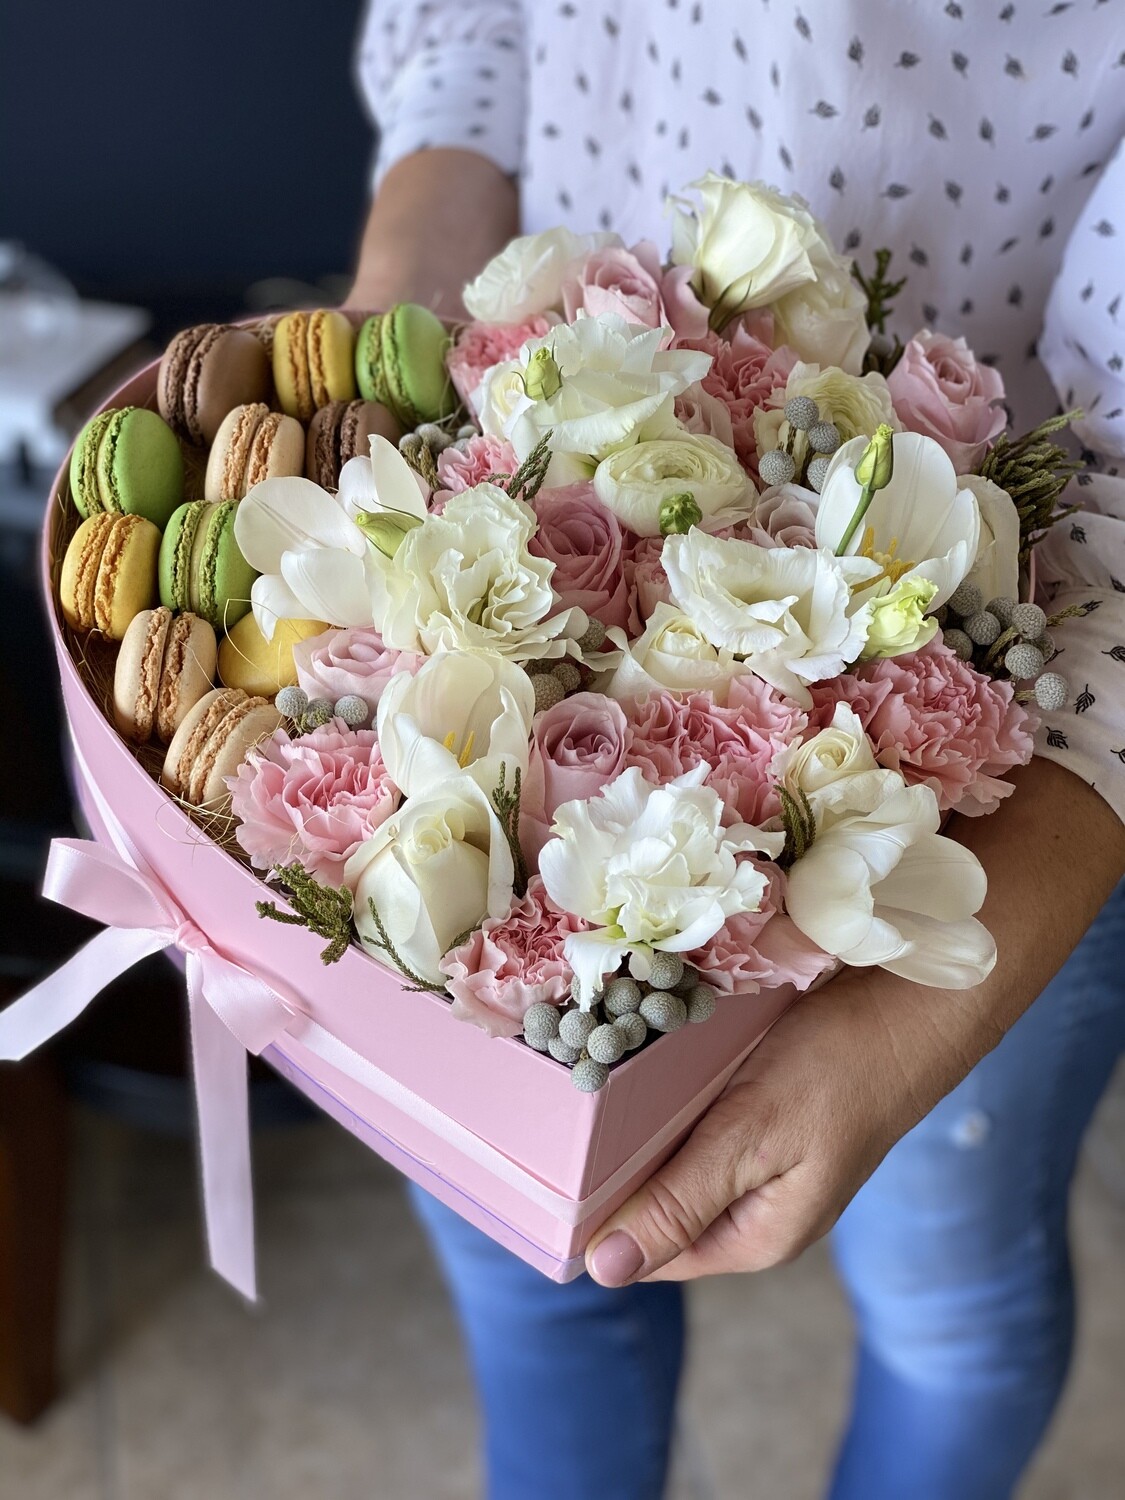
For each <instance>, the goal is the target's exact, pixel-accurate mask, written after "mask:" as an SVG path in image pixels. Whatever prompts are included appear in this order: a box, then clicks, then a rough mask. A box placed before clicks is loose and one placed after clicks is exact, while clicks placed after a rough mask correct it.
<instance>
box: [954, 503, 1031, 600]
mask: <svg viewBox="0 0 1125 1500" xmlns="http://www.w3.org/2000/svg"><path fill="white" fill-rule="evenodd" d="M958 482H959V483H960V484H961V485H962V487H963V488H965V489H969V490H972V492H973V494H974V495H975V496H976V502H977V509H978V510H979V511H980V542H979V544H978V546H977V555H976V559H975V561H974V563H973V566H972V567H971V568H970V570H969V582H970V583H975V584H976V585H977V587H978V588H979V589H980V591H981V593H982V594H983V595H984V597H985V599H986V600H989V599H1018V598H1019V585H1020V577H1019V573H1020V565H1019V554H1020V518H1019V512H1018V511H1017V510H1016V507H1015V504H1014V502H1013V500H1012V497H1011V495H1009V494H1008V491H1007V490H1004V489H1001V488H1000V486H999V485H998V484H993V482H992V480H991V479H985V478H984V476H983V475H981V474H962V475H961V477H960V480H959V481H958Z"/></svg>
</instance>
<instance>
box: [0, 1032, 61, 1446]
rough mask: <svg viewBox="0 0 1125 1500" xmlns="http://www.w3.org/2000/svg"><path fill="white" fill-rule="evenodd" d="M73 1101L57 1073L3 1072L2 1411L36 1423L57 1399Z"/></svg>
mask: <svg viewBox="0 0 1125 1500" xmlns="http://www.w3.org/2000/svg"><path fill="white" fill-rule="evenodd" d="M66 1157H67V1117H66V1100H65V1096H64V1093H63V1089H62V1085H61V1082H60V1080H59V1077H58V1074H57V1071H56V1069H55V1067H54V1065H53V1064H52V1063H51V1062H50V1061H49V1060H45V1061H44V1060H40V1059H38V1058H33V1059H32V1060H31V1061H29V1062H27V1063H22V1064H20V1065H18V1066H12V1065H10V1064H5V1065H3V1067H2V1068H0V1411H3V1412H6V1413H7V1414H8V1415H9V1416H11V1417H13V1418H14V1419H15V1420H16V1421H17V1422H25V1423H26V1422H33V1421H34V1420H35V1419H36V1417H38V1416H39V1415H40V1414H41V1413H42V1412H43V1411H44V1410H45V1409H46V1408H47V1407H48V1406H49V1405H50V1403H51V1402H52V1401H53V1400H54V1397H55V1394H56V1391H57V1381H58V1367H57V1334H58V1314H59V1282H60V1275H61V1268H62V1245H63V1230H64V1221H65V1184H66Z"/></svg>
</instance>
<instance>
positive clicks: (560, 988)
mask: <svg viewBox="0 0 1125 1500" xmlns="http://www.w3.org/2000/svg"><path fill="white" fill-rule="evenodd" d="M586 927H587V924H586V923H585V922H584V921H583V920H582V918H581V917H573V916H571V915H570V914H569V913H568V912H563V911H560V910H559V909H558V907H557V906H555V905H554V904H553V903H552V901H551V899H550V897H549V896H548V895H547V892H546V890H545V889H544V886H543V882H542V881H541V880H540V879H539V876H538V875H535V876H533V877H532V878H531V880H530V881H529V882H528V887H527V894H526V895H525V896H523V897H522V898H521V899H519V900H517V901H514V902H513V904H512V908H511V910H510V911H509V912H508V915H507V916H506V917H503V918H500V919H497V918H493V917H486V918H485V920H484V922H483V923H482V925H481V926H480V927H478V928H477V930H476V932H474V933H473V934H472V936H471V937H470V938H468V940H467V941H466V942H464V943H462V944H461V946H460V947H459V948H453V949H451V950H450V952H448V953H447V954H446V955H445V957H444V958H443V959H442V961H441V965H440V967H441V971H442V973H443V974H446V975H448V977H449V992H450V994H451V995H452V996H453V1014H454V1015H455V1016H457V1017H458V1018H459V1019H460V1020H462V1021H471V1022H472V1023H473V1025H474V1026H479V1027H481V1028H482V1030H484V1031H487V1032H488V1034H489V1036H518V1035H519V1033H520V1032H521V1031H522V1030H523V1018H524V1015H525V1014H526V1012H527V1009H528V1006H531V1005H535V1004H537V1003H539V1002H540V1001H544V1002H546V1003H547V1004H548V1005H561V1004H562V1003H563V1001H564V1000H566V999H567V998H568V997H569V995H570V979H571V974H570V966H569V965H568V964H567V962H566V960H565V959H564V958H563V944H564V943H565V942H566V939H567V937H568V936H569V935H570V934H571V933H572V932H585V931H586Z"/></svg>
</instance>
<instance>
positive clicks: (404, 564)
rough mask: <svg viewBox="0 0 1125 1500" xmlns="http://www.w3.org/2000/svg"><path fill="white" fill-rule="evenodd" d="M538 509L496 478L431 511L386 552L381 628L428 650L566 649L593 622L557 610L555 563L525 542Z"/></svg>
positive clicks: (398, 645) (516, 653)
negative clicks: (395, 548) (517, 497)
mask: <svg viewBox="0 0 1125 1500" xmlns="http://www.w3.org/2000/svg"><path fill="white" fill-rule="evenodd" d="M535 526H536V522H535V514H534V512H533V511H532V510H531V508H530V506H528V505H525V504H524V503H523V502H522V501H521V500H514V499H513V498H512V497H511V496H510V495H509V494H507V493H506V492H505V491H504V490H502V489H500V488H499V487H498V486H497V485H494V484H478V485H477V486H476V487H475V488H473V489H471V490H465V491H464V492H463V493H462V494H460V495H454V497H453V498H452V499H451V500H449V501H448V502H447V503H446V506H445V510H444V511H443V512H442V514H441V515H440V516H435V515H429V516H427V517H426V520H425V521H424V522H423V524H422V525H421V526H417V527H415V528H414V530H413V531H410V532H408V533H407V534H406V536H405V537H404V538H403V541H402V544H401V546H400V547H399V549H398V551H397V552H396V553H395V555H394V557H393V558H392V559H382V560H381V564H380V567H379V570H378V574H377V578H376V583H375V586H374V588H373V591H372V602H373V608H372V611H371V613H372V614H373V616H374V621H375V628H376V629H377V630H378V631H379V633H380V634H381V635H382V637H383V640H384V642H385V643H386V644H387V645H388V646H393V647H394V648H395V649H396V650H398V651H417V652H421V653H423V654H425V655H427V656H429V655H433V654H434V653H435V652H437V651H466V650H469V651H472V650H476V651H494V652H497V653H499V655H501V656H506V657H509V658H511V659H512V660H513V661H526V660H528V659H529V658H532V657H552V656H564V655H566V654H567V652H568V650H569V646H570V641H572V640H577V638H578V637H579V636H581V635H582V633H583V632H584V631H585V629H586V626H587V624H588V621H587V619H586V616H585V614H584V613H583V611H582V610H580V609H564V610H562V611H560V612H559V613H557V614H556V613H553V611H554V610H555V607H556V604H557V601H556V598H555V595H554V593H553V592H552V590H551V575H552V573H553V572H554V570H555V565H554V563H552V562H548V561H547V560H546V559H545V558H542V557H534V556H532V554H531V553H530V552H529V551H528V548H527V544H528V542H529V540H530V539H531V537H532V536H533V535H534V532H535Z"/></svg>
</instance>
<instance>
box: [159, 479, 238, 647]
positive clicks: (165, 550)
mask: <svg viewBox="0 0 1125 1500" xmlns="http://www.w3.org/2000/svg"><path fill="white" fill-rule="evenodd" d="M237 509H238V501H237V500H221V501H219V502H218V503H217V504H213V503H211V502H210V501H207V500H189V501H188V503H187V504H186V505H181V506H180V508H179V510H178V511H176V512H175V514H174V515H173V516H172V519H171V520H170V521H169V522H168V525H167V527H166V529H165V532H164V540H163V541H162V542H161V544H160V563H159V578H160V602H161V604H163V605H165V607H166V608H168V609H174V610H177V611H180V610H185V609H187V610H191V611H192V612H193V613H194V614H197V615H202V616H203V618H204V619H205V620H207V621H208V622H209V623H210V624H212V625H213V626H214V627H215V629H216V630H228V629H229V628H230V627H231V626H232V625H233V624H234V623H235V622H236V621H237V620H241V619H242V617H243V615H244V614H246V612H247V610H248V609H249V608H250V589H251V587H252V586H253V583H254V580H255V578H257V576H258V575H257V573H256V572H255V571H254V569H253V568H252V567H251V566H250V564H249V563H248V562H247V561H246V559H245V558H244V557H243V555H242V553H241V551H240V550H239V546H238V543H237V542H236V541H235V539H234V514H235V511H236V510H237Z"/></svg>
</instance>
